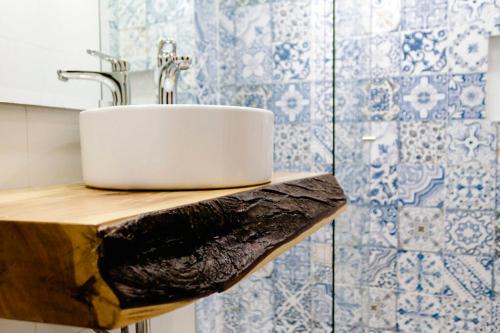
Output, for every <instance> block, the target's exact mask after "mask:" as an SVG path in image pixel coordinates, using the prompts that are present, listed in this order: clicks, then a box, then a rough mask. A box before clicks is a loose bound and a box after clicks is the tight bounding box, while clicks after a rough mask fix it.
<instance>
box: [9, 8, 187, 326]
mask: <svg viewBox="0 0 500 333" xmlns="http://www.w3.org/2000/svg"><path fill="white" fill-rule="evenodd" d="M0 1H2V0H0ZM78 113H79V112H78V111H76V110H70V109H61V108H48V107H35V106H30V105H15V104H2V103H0V190H2V189H8V188H20V187H30V186H44V185H53V184H61V183H74V182H80V181H81V180H82V176H81V167H80V136H79V124H78ZM151 325H152V329H153V330H152V333H170V332H172V333H174V332H175V333H194V331H195V314H194V306H188V307H185V308H181V309H178V310H176V311H174V312H171V313H168V314H166V315H163V316H160V317H157V318H154V319H153V320H152V324H151ZM91 332H92V331H91V330H88V329H82V328H78V327H68V326H57V325H46V324H35V323H29V322H20V321H13V320H5V319H0V333H91ZM114 332H119V330H116V331H113V333H114Z"/></svg>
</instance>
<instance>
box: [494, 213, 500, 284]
mask: <svg viewBox="0 0 500 333" xmlns="http://www.w3.org/2000/svg"><path fill="white" fill-rule="evenodd" d="M495 225H496V231H495V234H496V240H495V244H496V256H497V258H500V218H499V216H498V213H497V217H496V220H495ZM497 267H498V266H497ZM498 272H499V274H500V267H499V270H498ZM499 277H500V276H499ZM498 282H499V283H498V285H499V286H500V279H499V280H498Z"/></svg>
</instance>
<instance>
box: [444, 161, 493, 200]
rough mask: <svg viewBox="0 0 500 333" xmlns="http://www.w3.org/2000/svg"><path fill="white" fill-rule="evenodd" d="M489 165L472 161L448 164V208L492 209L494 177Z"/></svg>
mask: <svg viewBox="0 0 500 333" xmlns="http://www.w3.org/2000/svg"><path fill="white" fill-rule="evenodd" d="M489 169H490V166H489V165H484V164H481V163H480V162H476V161H472V162H466V163H462V164H460V165H453V166H449V172H448V176H447V181H446V188H447V202H446V206H447V207H448V208H450V209H483V210H488V209H494V208H495V192H494V190H495V177H494V175H492V174H491V172H490V170H489Z"/></svg>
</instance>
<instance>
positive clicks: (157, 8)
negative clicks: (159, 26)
mask: <svg viewBox="0 0 500 333" xmlns="http://www.w3.org/2000/svg"><path fill="white" fill-rule="evenodd" d="M120 2H121V1H118V3H120ZM133 2H135V3H140V2H143V3H145V5H146V20H147V23H148V24H155V23H159V22H172V21H179V19H182V18H187V17H189V16H191V15H192V14H193V4H194V2H193V1H175V0H146V1H133Z"/></svg>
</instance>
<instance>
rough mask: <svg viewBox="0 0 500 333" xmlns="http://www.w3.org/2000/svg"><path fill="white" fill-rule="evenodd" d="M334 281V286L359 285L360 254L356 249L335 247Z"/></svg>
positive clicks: (342, 246)
mask: <svg viewBox="0 0 500 333" xmlns="http://www.w3.org/2000/svg"><path fill="white" fill-rule="evenodd" d="M334 252H335V266H334V275H333V276H334V279H335V280H334V281H335V284H336V285H351V286H356V285H359V282H360V281H359V279H360V272H361V252H360V249H359V248H357V247H352V246H349V245H336V246H335V249H334Z"/></svg>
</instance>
